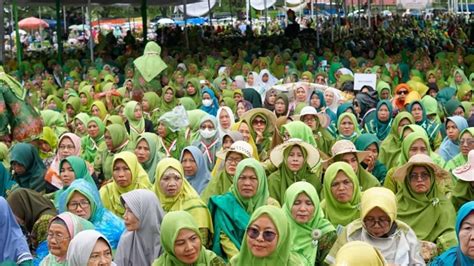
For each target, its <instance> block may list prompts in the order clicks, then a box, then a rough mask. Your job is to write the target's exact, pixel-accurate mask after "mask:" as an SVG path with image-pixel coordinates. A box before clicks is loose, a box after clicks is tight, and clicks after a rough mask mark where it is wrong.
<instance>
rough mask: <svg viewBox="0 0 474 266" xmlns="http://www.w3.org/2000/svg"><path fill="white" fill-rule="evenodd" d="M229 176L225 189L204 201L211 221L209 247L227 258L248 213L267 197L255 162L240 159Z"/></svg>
mask: <svg viewBox="0 0 474 266" xmlns="http://www.w3.org/2000/svg"><path fill="white" fill-rule="evenodd" d="M233 179H234V181H233V185H232V186H231V187H230V189H229V192H227V193H226V194H224V195H217V196H211V198H210V199H209V204H208V205H209V211H210V212H211V217H212V218H213V219H212V220H213V221H214V239H213V246H212V250H213V251H214V252H215V253H216V254H217V255H219V256H220V257H222V258H224V259H225V260H227V261H228V260H230V259H231V258H232V257H233V256H235V255H237V254H238V253H239V250H240V247H241V243H242V239H243V238H244V233H245V229H246V228H247V224H248V222H249V220H250V215H252V213H253V212H254V211H255V209H257V208H258V207H260V206H264V205H267V204H268V200H269V192H268V184H267V182H268V181H267V176H266V174H265V170H264V169H263V167H262V166H261V165H260V162H259V161H257V160H255V159H253V158H248V159H244V160H242V161H241V162H240V163H239V164H238V165H237V170H236V172H235V175H234V178H233Z"/></svg>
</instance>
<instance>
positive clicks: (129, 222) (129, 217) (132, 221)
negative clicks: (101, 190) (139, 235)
mask: <svg viewBox="0 0 474 266" xmlns="http://www.w3.org/2000/svg"><path fill="white" fill-rule="evenodd" d="M123 221H124V222H125V227H126V228H127V231H137V230H139V229H140V220H139V219H138V218H137V216H135V214H134V213H133V212H132V210H131V209H130V207H128V205H127V204H126V203H125V213H124V214H123Z"/></svg>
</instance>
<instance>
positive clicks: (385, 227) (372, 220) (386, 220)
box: [363, 207, 390, 237]
mask: <svg viewBox="0 0 474 266" xmlns="http://www.w3.org/2000/svg"><path fill="white" fill-rule="evenodd" d="M363 222H364V227H365V229H366V230H367V232H369V234H370V235H372V236H375V237H382V236H384V235H386V234H387V233H388V232H389V231H390V217H389V216H388V215H387V213H385V212H384V211H383V210H382V209H380V208H379V207H375V208H373V209H372V210H370V211H369V212H368V213H367V215H366V216H365V217H364V221H363Z"/></svg>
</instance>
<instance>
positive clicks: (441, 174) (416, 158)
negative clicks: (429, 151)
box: [393, 154, 449, 182]
mask: <svg viewBox="0 0 474 266" xmlns="http://www.w3.org/2000/svg"><path fill="white" fill-rule="evenodd" d="M413 166H425V167H429V168H431V169H432V170H433V172H434V175H435V176H436V179H439V180H443V179H446V178H448V177H449V174H448V172H446V171H445V170H444V169H442V168H441V167H439V166H438V165H437V164H436V163H435V162H433V159H431V157H430V156H428V155H426V154H415V155H413V156H412V157H411V158H410V160H408V162H407V163H406V164H404V165H402V166H401V167H399V168H397V170H395V172H394V173H393V178H394V179H395V180H397V181H400V182H402V181H404V180H405V178H406V177H407V175H408V174H409V170H411V169H412V167H413Z"/></svg>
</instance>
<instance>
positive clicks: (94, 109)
mask: <svg viewBox="0 0 474 266" xmlns="http://www.w3.org/2000/svg"><path fill="white" fill-rule="evenodd" d="M91 114H92V116H96V117H100V110H99V107H97V106H95V105H93V106H92V109H91Z"/></svg>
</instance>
